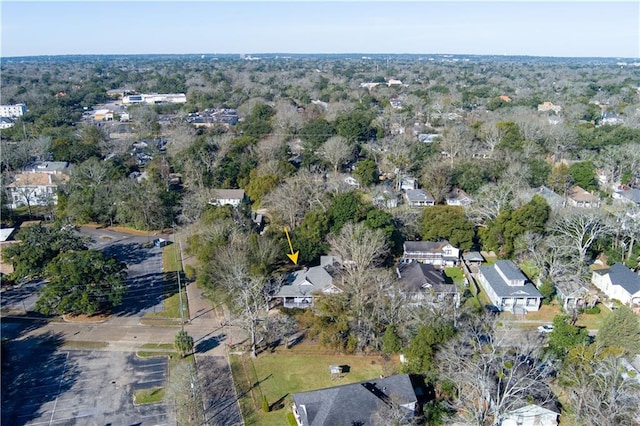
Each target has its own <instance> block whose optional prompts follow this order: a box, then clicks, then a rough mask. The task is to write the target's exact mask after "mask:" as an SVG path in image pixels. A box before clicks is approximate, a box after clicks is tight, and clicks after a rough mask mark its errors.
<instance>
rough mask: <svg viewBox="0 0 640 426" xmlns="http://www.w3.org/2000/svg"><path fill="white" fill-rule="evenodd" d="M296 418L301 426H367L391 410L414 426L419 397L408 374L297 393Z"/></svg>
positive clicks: (294, 395)
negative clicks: (378, 416)
mask: <svg viewBox="0 0 640 426" xmlns="http://www.w3.org/2000/svg"><path fill="white" fill-rule="evenodd" d="M292 399H293V415H294V417H295V419H296V422H297V424H298V425H299V426H353V425H361V426H368V425H373V424H378V423H374V421H372V420H373V419H375V414H376V413H379V412H384V411H385V410H389V409H394V411H395V409H399V410H401V411H403V412H404V413H405V416H404V418H403V419H402V420H401V421H400V423H399V424H401V425H410V424H413V420H414V417H415V415H416V410H418V408H419V407H418V398H417V396H416V391H415V390H414V387H413V384H412V383H411V379H410V378H409V375H407V374H398V375H394V376H389V377H384V378H379V379H374V380H368V381H364V382H360V383H352V384H348V385H340V386H334V387H331V388H326V389H319V390H312V391H308V392H300V393H294V394H293V395H292Z"/></svg>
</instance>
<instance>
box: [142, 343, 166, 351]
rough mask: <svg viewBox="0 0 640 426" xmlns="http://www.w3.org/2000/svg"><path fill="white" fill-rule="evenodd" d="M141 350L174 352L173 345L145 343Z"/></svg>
mask: <svg viewBox="0 0 640 426" xmlns="http://www.w3.org/2000/svg"><path fill="white" fill-rule="evenodd" d="M140 348H141V349H168V350H170V351H173V350H174V347H173V343H145V344H143V345H142V346H140Z"/></svg>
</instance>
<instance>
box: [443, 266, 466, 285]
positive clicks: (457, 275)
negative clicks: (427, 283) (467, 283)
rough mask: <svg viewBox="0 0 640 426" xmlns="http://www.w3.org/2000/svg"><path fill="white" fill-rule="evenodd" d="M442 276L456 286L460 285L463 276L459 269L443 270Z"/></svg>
mask: <svg viewBox="0 0 640 426" xmlns="http://www.w3.org/2000/svg"><path fill="white" fill-rule="evenodd" d="M444 275H445V276H446V277H447V278H449V279H451V281H453V282H454V284H456V285H460V284H462V283H463V282H464V274H463V273H462V269H460V268H444Z"/></svg>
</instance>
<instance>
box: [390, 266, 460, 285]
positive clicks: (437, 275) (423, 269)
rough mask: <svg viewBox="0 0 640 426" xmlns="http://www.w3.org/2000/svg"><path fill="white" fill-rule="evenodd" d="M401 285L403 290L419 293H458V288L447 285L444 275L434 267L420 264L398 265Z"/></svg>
mask: <svg viewBox="0 0 640 426" xmlns="http://www.w3.org/2000/svg"><path fill="white" fill-rule="evenodd" d="M398 274H399V275H400V279H399V283H400V285H401V287H402V288H403V290H405V291H408V292H411V293H417V292H420V291H425V290H427V289H430V290H433V291H435V292H436V293H456V286H455V285H454V284H453V283H451V284H447V283H446V279H445V276H444V274H443V273H442V271H441V270H440V269H436V268H435V267H434V266H433V265H428V264H424V263H420V262H411V263H401V264H400V265H398Z"/></svg>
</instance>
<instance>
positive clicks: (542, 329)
mask: <svg viewBox="0 0 640 426" xmlns="http://www.w3.org/2000/svg"><path fill="white" fill-rule="evenodd" d="M552 331H553V326H552V325H549V324H545V325H541V326H540V327H538V332H539V333H545V334H546V333H551V332H552Z"/></svg>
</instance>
